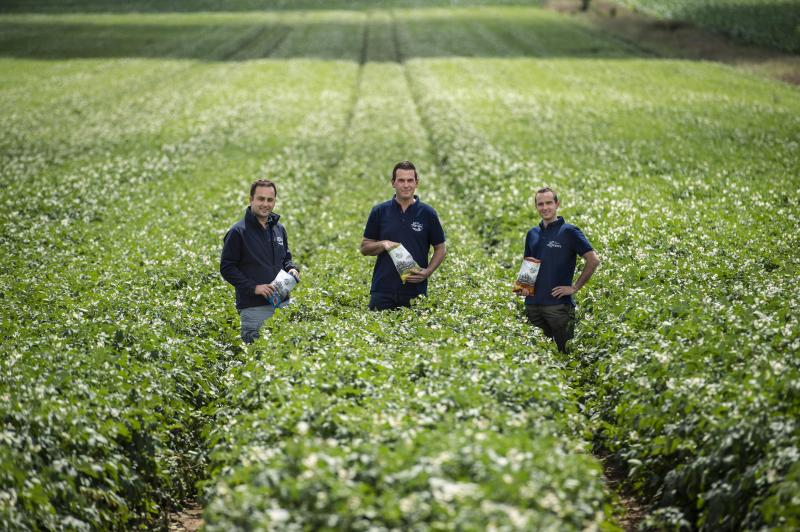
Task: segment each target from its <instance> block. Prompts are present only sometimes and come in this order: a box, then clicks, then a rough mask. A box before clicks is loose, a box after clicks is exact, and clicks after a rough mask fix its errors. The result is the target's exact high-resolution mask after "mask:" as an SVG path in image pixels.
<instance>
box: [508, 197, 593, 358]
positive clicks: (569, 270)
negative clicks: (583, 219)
mask: <svg viewBox="0 0 800 532" xmlns="http://www.w3.org/2000/svg"><path fill="white" fill-rule="evenodd" d="M533 198H534V202H535V203H536V210H537V211H539V216H541V217H542V220H541V222H539V225H537V226H535V227H534V228H533V229H531V230H530V231H528V234H527V235H526V236H525V255H524V256H525V260H526V261H527V260H528V259H531V262H536V263H537V264H535V267H534V268H533V269H534V270H536V274H535V275H534V277H535V285H534V286H533V287H531V288H533V290H531V292H533V293H531V292H528V291H525V290H520V291H518V293H521V294H522V295H525V296H526V297H525V313H526V314H527V316H528V320H529V321H530V322H531V323H532V324H533V325H535V326H536V327H539V328H541V329H542V330H543V331H544V334H545V336H547V337H549V338H552V339H553V340H554V341H555V342H556V346H558V350H559V351H561V352H562V353H565V352H567V350H568V349H567V342H568V341H569V340H571V339H572V337H573V336H574V334H575V298H573V297H572V296H573V294H575V292H577V291H578V290H580V289H581V288H582V287H583V285H585V284H586V283H587V282H589V279H590V278H591V277H592V274H593V273H594V271H595V270H596V269H597V267H598V266H599V265H600V259H599V257H598V256H597V253H595V251H594V249H593V248H592V245H591V244H590V243H589V240H588V239H587V238H586V237H585V236H584V234H583V232H582V231H581V230H580V229H578V228H577V227H575V226H574V225H572V224H568V223H565V222H564V218H562V217H561V216H558V208H559V207H560V206H561V203H560V202H559V201H558V196H557V195H556V192H555V190H553V189H552V188H550V187H544V188H540V189H539V190H537V191H536V194H534V196H533ZM578 256H580V257H582V258H583V260H584V261H585V264H584V266H583V271H582V272H581V274H580V275H579V276H578V280H577V281H575V283H574V284H573V282H572V280H573V278H574V276H575V266H576V262H577V260H576V259H577V257H578ZM526 266H530V264H524V263H523V270H524V269H525V267H526ZM520 274H522V270H521V271H520ZM518 284H519V281H518ZM515 288H516V287H515ZM515 291H517V290H516V289H515Z"/></svg>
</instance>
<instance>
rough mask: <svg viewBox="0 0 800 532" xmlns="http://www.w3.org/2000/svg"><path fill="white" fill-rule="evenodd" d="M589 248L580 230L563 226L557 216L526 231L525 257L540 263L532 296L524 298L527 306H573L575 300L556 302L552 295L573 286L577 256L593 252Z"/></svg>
mask: <svg viewBox="0 0 800 532" xmlns="http://www.w3.org/2000/svg"><path fill="white" fill-rule="evenodd" d="M592 250H593V248H592V245H591V244H590V243H589V240H587V239H586V237H585V236H584V235H583V233H582V232H581V230H580V229H578V228H577V227H575V226H574V225H571V224H568V223H565V222H564V218H562V217H561V216H559V217H558V218H556V219H555V220H554V221H553V222H552V223H550V225H548V226H547V227H545V226H544V222H543V221H542V222H539V225H538V226H536V227H534V228H533V229H531V230H530V231H528V234H527V235H526V237H525V256H526V257H533V258H535V259H539V260H541V261H542V264H541V265H540V266H539V275H538V276H537V277H536V285H535V291H534V294H533V296H528V297H526V298H525V304H526V305H563V304H565V303H570V304H572V306H575V299H574V298H573V297H572V296H569V297H568V298H564V297H561V298H556V297H553V296H552V295H551V292H552V291H553V288H555V287H556V286H572V278H573V277H575V262H576V259H577V257H578V255H580V256H583V255H585V254H586V253H588V252H589V251H592Z"/></svg>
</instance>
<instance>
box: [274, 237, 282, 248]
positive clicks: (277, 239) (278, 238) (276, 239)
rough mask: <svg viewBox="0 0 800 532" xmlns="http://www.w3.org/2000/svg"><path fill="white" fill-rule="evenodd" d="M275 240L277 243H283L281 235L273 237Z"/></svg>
mask: <svg viewBox="0 0 800 532" xmlns="http://www.w3.org/2000/svg"><path fill="white" fill-rule="evenodd" d="M275 242H277V243H278V244H279V245H281V246H282V245H283V237H282V236H276V237H275Z"/></svg>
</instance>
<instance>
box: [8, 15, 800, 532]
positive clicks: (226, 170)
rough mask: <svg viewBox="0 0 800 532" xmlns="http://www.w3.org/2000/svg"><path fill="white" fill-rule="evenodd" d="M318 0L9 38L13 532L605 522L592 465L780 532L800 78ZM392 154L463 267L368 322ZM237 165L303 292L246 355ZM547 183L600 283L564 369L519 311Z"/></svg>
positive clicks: (791, 436)
mask: <svg viewBox="0 0 800 532" xmlns="http://www.w3.org/2000/svg"><path fill="white" fill-rule="evenodd" d="M487 3H489V2H487ZM318 4H321V3H314V2H303V3H302V4H297V3H293V4H291V5H290V4H289V3H284V4H274V5H273V6H272V7H275V8H276V9H269V10H263V9H260V10H253V11H249V9H252V8H256V7H258V8H263V7H264V5H263V2H261V3H259V4H257V5H256V4H252V5H251V4H249V3H246V2H244V3H232V4H231V5H230V6H228V7H229V8H230V9H221V8H218V9H215V10H214V11H213V12H204V10H205V8H204V5H205V4H194V5H193V4H187V3H175V4H166V3H164V4H162V3H156V2H147V3H140V4H136V5H137V6H139V7H137V9H135V10H131V11H136V12H127V8H120V9H119V10H118V11H120V12H117V13H101V12H100V11H105V9H102V8H98V7H97V6H99V5H100V4H97V3H88V4H86V8H85V9H81V4H75V3H71V4H63V5H60V7H59V8H56V7H53V6H54V5H55V4H50V3H41V4H40V5H39V4H37V5H39V7H41V9H40V11H42V12H40V13H5V14H0V121H2V124H3V127H2V128H0V202H2V206H3V207H2V210H0V227H2V230H1V231H0V242H1V243H2V249H3V255H2V259H1V260H0V298H1V299H2V305H0V309H2V310H0V332H2V344H0V349H2V351H0V397H2V401H0V414H1V415H2V418H3V421H4V423H3V427H2V432H0V527H2V528H4V529H54V530H55V529H76V530H91V529H136V528H149V527H166V526H167V524H166V519H167V514H168V512H169V511H172V510H174V509H175V508H179V507H180V506H181V504H182V503H183V502H184V501H186V500H190V499H197V500H199V501H200V503H201V504H202V505H203V506H204V508H205V511H204V518H205V522H206V528H207V529H208V530H234V529H242V530H251V529H268V528H270V527H272V528H274V529H358V530H361V529H373V530H385V529H397V530H408V529H415V530H425V529H439V530H450V529H476V530H477V529H481V530H482V529H487V528H494V529H504V530H511V529H520V530H531V529H547V530H579V529H604V530H615V529H618V527H619V526H620V522H621V519H622V518H623V517H624V516H623V514H624V510H623V509H622V506H621V504H620V503H619V500H618V496H617V495H616V493H615V492H614V490H613V489H612V488H611V487H610V486H609V483H608V482H607V480H606V479H605V477H604V465H605V466H613V467H614V468H615V469H616V471H617V472H618V473H619V474H621V475H622V476H624V477H625V485H626V486H627V487H628V488H629V489H630V490H632V491H633V492H634V493H635V494H636V495H637V496H638V497H639V498H640V500H641V501H643V503H644V504H645V507H646V508H647V511H648V517H647V519H646V520H645V522H644V526H648V527H653V528H672V529H677V528H681V527H683V528H688V529H695V528H696V529H705V530H720V529H742V528H744V529H758V528H774V529H792V528H794V527H797V526H800V512H798V508H800V504H798V503H797V502H798V497H800V465H798V464H800V450H799V449H798V442H799V441H800V427H798V421H797V420H798V419H799V418H800V416H799V414H800V385H798V383H800V362H798V361H800V358H798V350H799V349H800V323H798V315H800V312H798V311H799V310H800V299H799V298H798V294H800V286H798V284H799V281H798V278H799V277H798V273H800V268H799V266H800V259H798V255H797V251H796V250H797V249H798V247H800V239H799V238H798V235H797V227H798V221H800V177H799V176H800V157H798V155H797V154H798V148H799V147H800V146H798V143H799V139H800V118H799V117H800V95H798V92H797V90H796V89H795V88H793V87H790V86H788V85H784V84H782V83H779V82H776V81H768V80H764V79H761V78H757V77H755V76H752V75H748V74H743V73H741V72H739V71H736V70H734V69H732V68H729V67H725V66H720V65H717V64H712V63H705V62H689V61H680V60H675V59H670V58H659V59H654V58H652V57H651V56H649V55H647V54H644V53H643V52H641V50H639V49H638V48H637V47H635V46H634V45H632V44H629V43H625V42H622V41H620V40H617V39H616V38H614V37H612V36H610V35H607V34H604V33H601V32H599V31H597V30H594V29H592V28H590V27H589V26H588V25H585V24H584V23H582V22H580V21H579V20H577V19H575V18H570V17H566V16H562V15H559V14H556V13H554V12H550V11H545V10H541V9H539V8H537V7H535V6H530V5H516V6H487V5H471V6H460V5H455V6H454V5H451V4H452V3H450V2H441V3H439V5H437V6H433V7H421V6H420V3H419V2H417V3H414V2H397V3H390V2H381V3H379V4H369V5H368V4H367V3H360V4H358V3H356V4H350V3H344V2H339V3H336V4H335V5H333V7H336V8H337V9H319V8H318V7H319V5H318ZM472 4H481V3H480V2H478V3H472ZM14 5H15V4H8V7H9V9H8V11H14V10H15V9H14ZM103 5H106V4H103ZM108 5H112V4H111V3H108ZM113 5H114V6H117V4H113ZM120 5H121V4H120ZM51 8H52V9H51ZM61 8H63V11H64V12H58V11H61V10H62V9H61ZM16 10H18V11H19V10H20V9H16ZM114 10H116V9H114ZM160 11H164V12H160ZM402 159H411V160H413V161H414V162H415V163H416V164H417V167H418V169H419V170H420V176H421V181H420V187H419V194H420V197H421V198H422V200H423V201H425V202H427V203H430V204H431V205H432V206H433V207H434V208H435V209H436V210H437V211H438V213H439V215H440V218H441V219H442V223H443V226H444V229H445V231H446V234H447V242H448V250H449V252H448V256H447V258H446V259H445V262H444V264H443V265H442V267H441V268H440V269H439V270H438V271H437V272H436V273H435V274H434V276H433V278H432V279H431V282H430V291H429V297H428V298H426V299H424V300H421V301H419V302H417V303H416V304H415V306H414V308H413V310H402V311H399V312H392V313H380V314H374V313H370V312H368V311H367V310H366V307H367V302H368V298H369V294H368V292H369V281H370V275H371V268H372V264H373V260H374V259H371V258H366V257H362V256H361V255H360V254H359V253H358V244H359V242H360V240H361V235H362V231H363V227H364V223H365V221H366V216H367V214H368V213H369V209H370V208H371V206H372V205H374V204H375V203H378V202H380V201H384V200H386V199H388V198H389V197H390V193H391V188H390V182H389V180H390V171H391V167H392V165H393V164H394V163H395V162H397V161H398V160H402ZM257 177H268V178H271V179H274V180H275V181H276V182H277V183H278V187H279V188H278V190H279V194H278V206H277V207H276V212H278V213H280V214H281V215H282V222H284V223H285V226H286V228H287V230H288V234H289V245H290V247H291V249H292V251H293V254H294V255H295V257H296V259H297V262H299V264H300V265H301V266H302V270H303V280H302V282H301V284H300V285H299V287H298V289H297V291H296V292H295V297H294V299H295V303H294V304H293V306H292V307H291V308H290V309H287V310H286V311H284V312H280V313H278V315H276V317H275V318H274V319H273V320H271V321H270V322H269V323H268V324H267V325H266V326H265V329H264V334H263V338H262V339H260V340H259V341H257V342H256V343H255V344H253V345H252V346H249V347H247V346H244V345H243V344H241V342H240V341H239V339H238V325H239V321H238V315H237V314H236V311H235V309H234V306H233V289H232V288H231V287H230V286H229V285H227V284H226V283H225V282H224V281H223V280H222V279H221V278H220V276H219V273H218V261H219V253H220V250H221V245H222V238H223V236H224V234H225V232H226V231H227V229H228V228H229V227H230V225H231V224H233V223H234V222H235V221H236V220H237V219H239V218H240V217H241V216H242V214H243V212H244V208H245V207H246V205H247V190H248V187H249V183H250V182H252V181H253V179H254V178H257ZM542 185H550V186H554V187H556V188H557V190H558V191H559V193H560V196H561V198H562V214H563V215H564V216H565V217H566V218H567V220H568V221H569V222H571V223H574V224H576V225H578V226H579V227H581V229H582V230H583V231H584V232H585V234H586V235H587V236H588V237H589V239H590V240H591V241H592V243H593V244H594V246H595V248H596V249H597V251H598V254H599V255H600V257H601V259H602V261H603V262H602V265H601V267H600V269H599V270H598V272H597V273H596V274H595V276H594V277H593V279H592V281H591V283H590V284H589V285H588V286H587V287H586V288H585V289H584V290H582V291H581V292H580V293H579V294H578V296H577V299H578V305H579V306H578V314H579V317H580V320H581V321H580V324H579V326H578V335H577V337H576V339H575V342H574V349H573V352H572V353H571V354H570V355H568V356H567V355H561V354H559V353H557V352H556V351H555V350H554V349H553V347H552V346H551V345H550V343H549V342H548V341H547V340H546V339H545V338H543V337H542V335H541V334H540V333H539V332H537V331H534V330H533V329H531V328H530V326H529V325H527V323H526V322H525V319H524V313H523V308H522V302H521V300H518V299H516V298H515V297H514V296H513V294H511V292H510V288H511V285H512V283H513V279H514V276H515V274H516V271H517V269H518V267H519V262H520V259H521V258H522V252H523V239H524V235H525V233H526V231H527V230H528V229H530V227H532V226H533V225H534V224H536V223H538V216H537V213H536V211H535V209H534V207H533V205H532V200H531V194H532V192H533V190H535V189H536V188H538V187H539V186H542ZM599 456H604V457H606V458H605V459H604V460H601V459H600V458H599Z"/></svg>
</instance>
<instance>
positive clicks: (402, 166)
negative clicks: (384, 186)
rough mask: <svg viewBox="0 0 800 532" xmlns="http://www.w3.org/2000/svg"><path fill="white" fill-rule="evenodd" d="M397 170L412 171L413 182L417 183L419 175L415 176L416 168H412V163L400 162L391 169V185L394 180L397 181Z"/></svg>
mask: <svg viewBox="0 0 800 532" xmlns="http://www.w3.org/2000/svg"><path fill="white" fill-rule="evenodd" d="M398 170H414V180H415V181H419V175H418V174H417V167H416V166H414V163H412V162H411V161H400V162H399V163H397V164H396V165H394V168H392V183H394V180H395V179H397V171H398Z"/></svg>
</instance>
